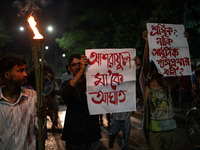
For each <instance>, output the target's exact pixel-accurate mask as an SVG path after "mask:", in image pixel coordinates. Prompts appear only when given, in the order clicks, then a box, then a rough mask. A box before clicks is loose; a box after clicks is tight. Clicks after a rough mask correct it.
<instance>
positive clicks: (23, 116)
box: [0, 31, 199, 150]
mask: <svg viewBox="0 0 200 150" xmlns="http://www.w3.org/2000/svg"><path fill="white" fill-rule="evenodd" d="M143 38H144V40H145V48H144V55H143V64H141V61H140V59H139V58H137V57H136V58H135V60H134V61H135V64H136V70H139V74H138V76H140V77H139V79H138V81H139V82H140V86H139V87H140V88H141V92H142V94H141V95H142V96H140V97H137V99H139V101H138V103H139V102H140V104H141V105H143V106H142V107H144V108H143V109H142V111H143V114H144V134H145V138H146V142H147V146H148V148H149V149H151V150H160V149H163V150H165V149H166V150H167V149H170V150H174V149H175V138H174V129H175V128H176V121H175V119H174V112H173V107H174V106H178V105H179V104H180V103H181V104H184V105H188V104H189V103H190V102H191V101H192V99H193V98H194V97H195V96H199V92H197V90H198V89H199V76H198V70H196V72H194V73H193V75H192V76H184V77H168V78H163V76H162V75H161V74H159V73H158V70H157V68H156V66H155V64H154V62H153V61H150V60H149V46H148V38H147V31H144V32H143ZM87 65H88V59H87V57H86V56H85V55H80V54H72V55H71V56H70V57H69V61H68V64H67V65H66V70H67V72H66V73H65V74H64V75H63V80H62V85H61V94H62V99H63V101H64V102H65V105H66V106H67V110H66V116H65V122H64V128H63V133H62V137H61V138H62V140H64V141H66V149H67V150H101V149H103V146H102V143H101V141H100V139H101V128H100V124H101V125H103V120H102V115H100V116H99V115H90V113H89V110H88V103H87V96H86V78H85V75H84V73H85V71H86V67H87ZM0 67H1V68H0V77H1V88H0V93H1V95H0V97H1V98H0V123H1V129H0V133H1V134H0V148H2V149H10V150H13V149H36V147H37V142H36V141H37V132H35V130H37V128H38V126H37V122H38V121H37V120H38V118H41V117H42V118H46V116H47V115H49V116H50V118H51V121H52V124H53V125H52V129H55V127H56V126H57V124H58V108H59V107H58V105H59V103H58V101H57V99H56V92H57V91H56V85H55V75H54V73H53V71H52V69H51V68H50V67H49V66H47V65H46V66H45V67H44V70H43V71H44V78H45V86H44V87H45V89H44V93H43V105H44V106H45V107H40V108H38V107H37V109H36V105H35V104H36V100H37V96H36V91H35V90H36V89H35V79H34V70H32V71H31V72H30V73H29V74H27V73H26V61H25V59H24V57H23V56H21V55H17V54H13V55H10V54H9V55H6V56H4V57H2V58H1V60H0ZM195 69H196V68H195ZM177 85H178V86H177ZM141 101H142V102H144V103H141ZM36 110H37V111H36ZM106 115H107V120H108V126H109V128H108V129H109V147H110V148H111V149H112V148H113V149H114V147H113V146H114V145H113V144H114V141H115V138H116V136H117V134H118V133H119V131H120V130H122V134H123V136H122V147H121V149H122V150H127V149H128V142H129V135H130V130H131V121H130V116H131V112H119V113H111V114H110V113H108V114H106ZM44 130H45V124H44Z"/></svg>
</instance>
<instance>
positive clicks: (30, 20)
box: [27, 15, 44, 39]
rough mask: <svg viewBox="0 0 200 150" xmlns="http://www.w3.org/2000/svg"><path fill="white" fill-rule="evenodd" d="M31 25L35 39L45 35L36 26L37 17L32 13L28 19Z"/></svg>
mask: <svg viewBox="0 0 200 150" xmlns="http://www.w3.org/2000/svg"><path fill="white" fill-rule="evenodd" d="M27 21H28V23H29V26H30V27H31V29H32V30H33V32H34V34H35V36H34V37H33V39H43V38H44V37H43V36H42V35H41V34H40V32H39V31H38V29H37V28H36V24H37V23H36V22H35V19H34V17H33V16H32V15H30V16H29V17H28V19H27Z"/></svg>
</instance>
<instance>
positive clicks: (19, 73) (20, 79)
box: [5, 64, 27, 85]
mask: <svg viewBox="0 0 200 150" xmlns="http://www.w3.org/2000/svg"><path fill="white" fill-rule="evenodd" d="M5 77H6V79H8V80H9V81H10V82H11V83H12V84H15V85H24V84H25V83H26V82H27V73H26V65H25V64H24V65H21V66H18V65H15V66H14V67H13V68H12V69H11V70H10V71H8V72H6V73H5Z"/></svg>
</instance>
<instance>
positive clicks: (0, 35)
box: [0, 29, 12, 50]
mask: <svg viewBox="0 0 200 150" xmlns="http://www.w3.org/2000/svg"><path fill="white" fill-rule="evenodd" d="M11 39H12V38H11V37H10V36H9V35H8V33H7V32H6V31H5V30H4V29H0V50H1V49H2V48H4V47H5V46H6V43H7V42H10V41H11Z"/></svg>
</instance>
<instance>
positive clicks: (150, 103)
mask: <svg viewBox="0 0 200 150" xmlns="http://www.w3.org/2000/svg"><path fill="white" fill-rule="evenodd" d="M143 38H144V39H145V41H146V43H145V50H144V55H143V68H142V71H141V75H140V84H141V88H142V91H143V94H144V99H145V109H144V133H145V137H146V140H147V144H148V146H149V148H150V149H151V150H161V149H162V150H169V149H170V150H174V149H175V138H174V129H175V128H176V121H175V120H174V118H173V117H174V112H173V109H172V101H171V89H172V87H173V85H175V84H176V81H177V78H176V77H167V78H163V76H162V75H161V74H159V73H158V70H157V68H156V66H155V64H154V63H153V61H151V62H149V46H148V38H147V31H144V32H143Z"/></svg>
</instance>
